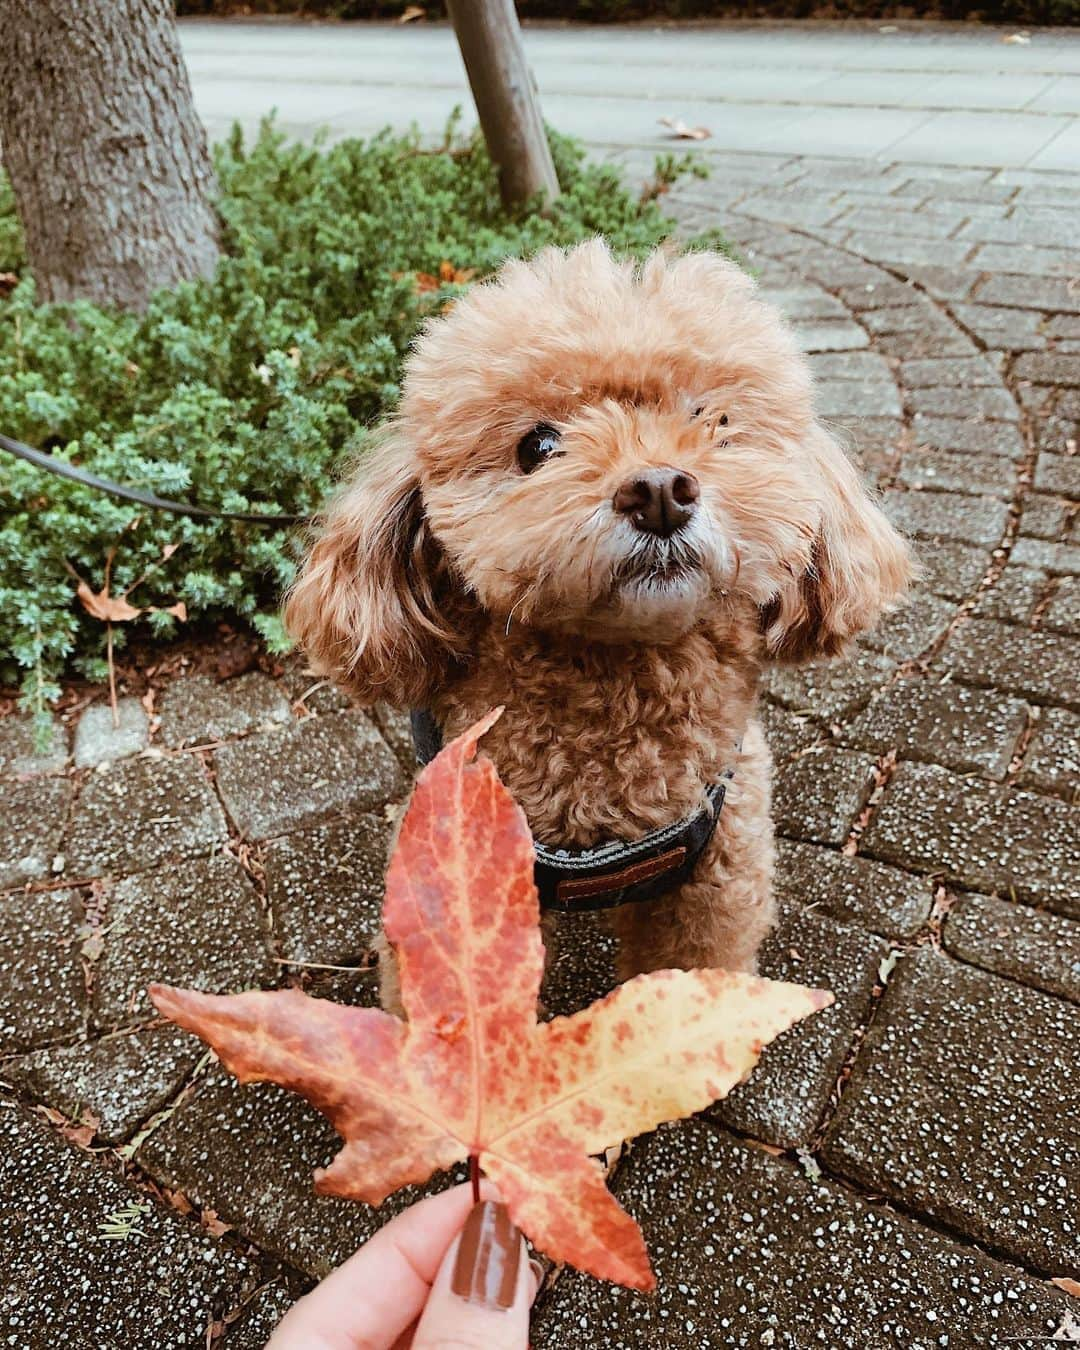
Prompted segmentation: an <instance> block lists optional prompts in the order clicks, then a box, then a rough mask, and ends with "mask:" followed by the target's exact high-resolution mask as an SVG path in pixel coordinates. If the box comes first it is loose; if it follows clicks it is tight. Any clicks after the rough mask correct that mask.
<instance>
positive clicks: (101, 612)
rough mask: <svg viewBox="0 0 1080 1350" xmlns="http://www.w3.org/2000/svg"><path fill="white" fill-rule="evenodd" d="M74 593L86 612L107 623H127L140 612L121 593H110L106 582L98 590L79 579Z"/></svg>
mask: <svg viewBox="0 0 1080 1350" xmlns="http://www.w3.org/2000/svg"><path fill="white" fill-rule="evenodd" d="M75 594H76V595H77V596H78V597H79V601H80V603H81V604H82V607H83V609H85V610H86V612H87V614H90V615H92V616H93V617H94V618H95V619H101V620H103V621H105V622H108V623H128V622H129V621H130V620H132V619H137V618H138V617H139V615H140V614H141V613H142V610H141V609H137V608H136V607H135V606H134V605H132V604H129V603H128V601H127V600H125V599H124V597H123V596H122V595H110V594H109V586H108V582H106V584H105V585H104V586H103V587H102V589H101V590H100V591H92V590H91V589H90V587H89V585H88V584H87V583H86V582H85V581H80V582H79V584H78V586H76V588H75Z"/></svg>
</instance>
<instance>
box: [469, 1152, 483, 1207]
mask: <svg viewBox="0 0 1080 1350" xmlns="http://www.w3.org/2000/svg"><path fill="white" fill-rule="evenodd" d="M469 1180H470V1181H471V1182H472V1202H473V1204H474V1205H478V1204H479V1203H480V1155H479V1154H478V1153H470V1154H469Z"/></svg>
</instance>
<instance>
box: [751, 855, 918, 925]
mask: <svg viewBox="0 0 1080 1350" xmlns="http://www.w3.org/2000/svg"><path fill="white" fill-rule="evenodd" d="M775 890H776V895H777V899H778V900H779V901H780V903H781V905H788V906H792V905H799V906H801V907H802V908H803V909H805V910H807V911H808V912H811V911H812V912H813V913H815V914H825V915H830V916H832V917H833V918H837V919H844V920H854V921H855V922H856V923H858V924H860V925H862V927H864V928H870V929H872V930H873V931H874V932H877V933H885V934H887V935H888V936H890V937H911V936H912V935H913V934H914V933H917V932H918V931H919V929H920V928H921V927H922V926H923V924H924V923H925V922H926V919H927V917H928V916H929V914H930V901H931V895H930V886H929V884H928V883H927V880H926V878H925V877H919V876H913V875H912V874H911V873H910V872H902V871H901V870H900V869H899V868H898V867H886V866H885V865H884V864H883V863H878V862H873V861H871V860H870V859H869V858H859V857H848V856H847V855H846V854H843V853H838V852H835V851H834V850H832V849H827V848H819V847H817V846H816V845H814V844H800V843H797V842H796V841H795V840H792V839H780V840H778V841H777V859H776V880H775Z"/></svg>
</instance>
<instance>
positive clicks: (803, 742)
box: [758, 703, 824, 764]
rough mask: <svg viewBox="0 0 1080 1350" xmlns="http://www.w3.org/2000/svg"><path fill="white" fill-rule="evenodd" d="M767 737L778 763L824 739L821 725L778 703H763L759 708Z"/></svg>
mask: <svg viewBox="0 0 1080 1350" xmlns="http://www.w3.org/2000/svg"><path fill="white" fill-rule="evenodd" d="M758 717H759V719H760V721H761V726H762V730H763V731H764V732H765V739H766V741H767V742H768V744H769V749H770V750H771V751H772V757H773V760H774V762H775V763H776V764H782V763H784V761H785V760H789V759H791V758H793V757H794V756H795V755H797V754H799V753H800V752H801V751H803V750H807V749H809V747H810V746H812V745H816V744H817V743H818V742H819V741H821V740H823V738H824V733H823V732H822V730H821V727H820V726H818V725H817V724H816V723H815V722H812V721H810V720H809V719H808V718H806V717H797V716H796V715H795V713H793V712H789V711H788V710H787V708H783V707H781V706H779V705H778V704H776V703H763V704H762V705H761V707H760V708H759V709H758Z"/></svg>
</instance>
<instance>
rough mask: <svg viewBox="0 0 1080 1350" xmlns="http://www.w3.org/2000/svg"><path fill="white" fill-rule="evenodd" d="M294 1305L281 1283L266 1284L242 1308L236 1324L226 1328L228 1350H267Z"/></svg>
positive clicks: (278, 1281) (277, 1281) (225, 1340)
mask: <svg viewBox="0 0 1080 1350" xmlns="http://www.w3.org/2000/svg"><path fill="white" fill-rule="evenodd" d="M293 1302H294V1299H293V1297H292V1295H291V1294H290V1293H289V1290H288V1288H287V1287H286V1285H285V1284H284V1282H283V1281H282V1280H275V1281H274V1283H273V1284H270V1285H263V1286H262V1287H261V1288H260V1289H259V1290H258V1292H257V1293H256V1294H254V1295H253V1296H252V1297H251V1299H250V1300H249V1301H246V1302H245V1303H244V1304H243V1305H242V1309H241V1312H240V1316H239V1317H238V1318H237V1319H236V1321H235V1322H233V1323H231V1324H229V1325H228V1326H227V1327H226V1330H225V1337H224V1342H225V1345H226V1347H227V1350H266V1343H267V1341H268V1340H269V1339H270V1337H271V1335H272V1334H273V1332H274V1330H275V1328H276V1327H277V1324H278V1323H279V1322H280V1321H281V1319H282V1318H283V1317H284V1316H285V1314H286V1313H287V1312H288V1311H289V1308H290V1307H291V1306H292V1304H293Z"/></svg>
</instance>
